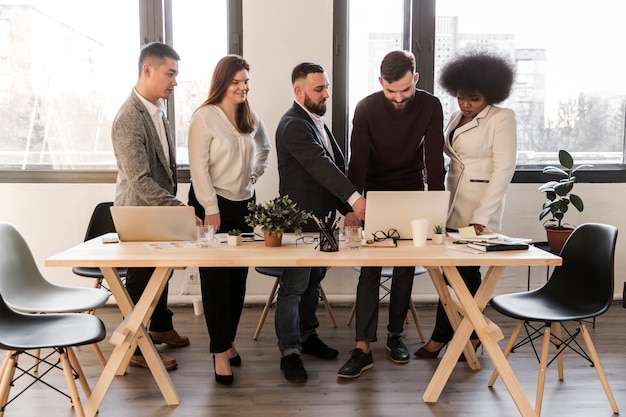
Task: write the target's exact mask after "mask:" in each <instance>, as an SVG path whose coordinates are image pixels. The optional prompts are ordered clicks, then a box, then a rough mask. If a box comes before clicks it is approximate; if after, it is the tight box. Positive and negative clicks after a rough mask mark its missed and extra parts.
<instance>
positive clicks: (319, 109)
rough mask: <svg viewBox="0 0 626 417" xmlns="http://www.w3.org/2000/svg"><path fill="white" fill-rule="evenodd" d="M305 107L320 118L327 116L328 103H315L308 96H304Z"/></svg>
mask: <svg viewBox="0 0 626 417" xmlns="http://www.w3.org/2000/svg"><path fill="white" fill-rule="evenodd" d="M304 107H306V108H307V109H308V110H309V111H310V112H311V113H315V114H317V115H318V116H323V115H325V114H326V103H323V104H317V103H313V100H311V99H310V98H309V96H308V95H306V94H305V95H304Z"/></svg>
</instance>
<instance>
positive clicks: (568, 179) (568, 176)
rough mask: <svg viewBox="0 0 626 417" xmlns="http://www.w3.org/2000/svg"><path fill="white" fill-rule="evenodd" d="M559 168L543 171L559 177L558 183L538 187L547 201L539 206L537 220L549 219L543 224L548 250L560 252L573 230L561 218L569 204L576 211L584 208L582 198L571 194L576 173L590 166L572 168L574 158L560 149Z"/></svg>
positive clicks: (547, 168)
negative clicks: (544, 194)
mask: <svg viewBox="0 0 626 417" xmlns="http://www.w3.org/2000/svg"><path fill="white" fill-rule="evenodd" d="M559 163H560V164H561V166H560V167H556V166H547V167H545V168H544V169H543V173H544V174H551V175H559V176H561V177H563V178H561V179H560V180H559V181H548V182H546V183H545V184H543V185H542V186H541V187H539V191H541V192H544V193H546V198H547V201H545V202H544V203H543V204H542V206H541V212H540V213H539V220H543V219H544V218H546V217H547V216H548V215H550V216H551V217H550V218H549V219H548V220H546V221H545V222H544V224H543V226H544V228H545V229H546V236H547V238H548V244H549V246H550V250H552V251H553V252H560V251H561V249H562V248H563V245H564V244H565V241H566V240H567V238H568V237H569V235H570V234H571V233H572V231H573V230H574V226H572V225H570V224H567V223H564V222H563V217H565V213H567V210H568V209H569V205H570V204H571V205H572V206H573V207H574V208H575V209H576V210H578V211H583V209H584V208H585V206H584V204H583V200H582V198H580V197H579V196H578V195H577V194H573V193H572V189H573V188H574V184H575V183H576V176H575V175H574V174H575V173H576V171H578V170H579V169H581V168H590V167H592V165H587V164H585V165H579V166H577V167H575V166H574V158H572V156H571V155H570V154H569V152H567V151H565V150H563V149H561V150H560V151H559Z"/></svg>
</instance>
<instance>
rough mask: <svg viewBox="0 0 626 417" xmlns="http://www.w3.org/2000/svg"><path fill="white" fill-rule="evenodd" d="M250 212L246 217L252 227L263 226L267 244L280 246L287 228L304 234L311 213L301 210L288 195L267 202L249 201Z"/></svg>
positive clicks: (298, 233)
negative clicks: (303, 229)
mask: <svg viewBox="0 0 626 417" xmlns="http://www.w3.org/2000/svg"><path fill="white" fill-rule="evenodd" d="M248 210H249V211H250V214H249V215H248V216H246V217H245V220H246V223H247V224H248V225H249V226H250V227H255V226H261V229H262V230H263V235H264V238H265V245H266V246H280V245H281V242H282V237H283V232H284V231H285V230H287V231H290V232H293V233H295V234H296V235H300V234H302V226H303V225H304V224H305V223H306V222H307V220H308V219H309V218H311V213H309V212H307V211H304V210H301V209H299V208H298V206H297V204H296V203H294V202H293V201H292V200H291V199H290V198H289V196H288V195H284V196H282V197H276V198H274V199H272V200H269V201H266V202H265V203H259V204H255V203H253V202H250V203H248Z"/></svg>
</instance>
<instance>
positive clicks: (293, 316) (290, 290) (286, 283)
mask: <svg viewBox="0 0 626 417" xmlns="http://www.w3.org/2000/svg"><path fill="white" fill-rule="evenodd" d="M326 269H327V268H326V267H315V268H311V267H305V268H284V269H283V272H282V274H281V275H280V279H279V285H280V286H279V288H278V298H277V300H276V312H275V317H274V326H275V328H276V336H277V337H278V348H279V349H280V351H281V352H282V353H283V356H287V355H291V354H292V353H296V354H300V352H301V351H302V346H301V345H300V341H301V340H306V338H307V337H308V336H310V335H311V334H315V329H317V327H318V326H319V322H318V321H317V315H316V310H317V304H318V303H319V299H320V282H321V281H322V279H324V276H325V275H326Z"/></svg>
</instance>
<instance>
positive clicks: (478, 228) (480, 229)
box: [470, 223, 485, 235]
mask: <svg viewBox="0 0 626 417" xmlns="http://www.w3.org/2000/svg"><path fill="white" fill-rule="evenodd" d="M470 226H474V230H475V231H476V234H477V235H479V234H481V233H482V232H483V230H485V226H483V225H482V224H478V223H470Z"/></svg>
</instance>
